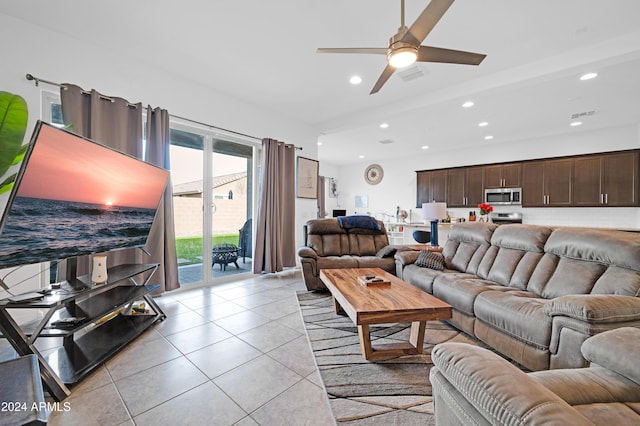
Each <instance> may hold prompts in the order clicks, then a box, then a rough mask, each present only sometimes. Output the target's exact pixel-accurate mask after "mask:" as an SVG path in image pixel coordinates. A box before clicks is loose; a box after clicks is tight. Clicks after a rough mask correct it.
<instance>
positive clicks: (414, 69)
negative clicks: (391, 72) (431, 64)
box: [397, 64, 425, 82]
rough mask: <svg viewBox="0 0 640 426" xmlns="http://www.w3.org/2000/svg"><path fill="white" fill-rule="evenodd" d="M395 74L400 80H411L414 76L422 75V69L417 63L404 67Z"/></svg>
mask: <svg viewBox="0 0 640 426" xmlns="http://www.w3.org/2000/svg"><path fill="white" fill-rule="evenodd" d="M397 74H398V75H399V76H400V78H401V79H402V81H404V82H407V81H411V80H415V79H416V78H420V77H422V76H424V74H425V73H424V71H423V70H422V68H420V67H419V66H418V65H417V64H416V65H413V66H410V67H409V68H405V69H403V70H402V71H398V72H397Z"/></svg>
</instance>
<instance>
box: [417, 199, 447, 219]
mask: <svg viewBox="0 0 640 426" xmlns="http://www.w3.org/2000/svg"><path fill="white" fill-rule="evenodd" d="M446 217H447V203H422V218H423V219H424V220H438V219H446Z"/></svg>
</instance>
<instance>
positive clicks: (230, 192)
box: [42, 91, 259, 284]
mask: <svg viewBox="0 0 640 426" xmlns="http://www.w3.org/2000/svg"><path fill="white" fill-rule="evenodd" d="M42 93H43V102H42V105H43V111H42V119H43V120H44V121H47V122H50V123H52V124H59V125H64V123H63V120H62V108H61V105H60V96H59V95H58V94H57V93H52V92H46V91H43V92H42ZM174 121H181V120H172V123H171V129H170V132H171V133H170V137H171V147H170V157H171V158H170V163H171V184H172V185H173V204H174V220H175V229H176V251H177V255H178V269H179V276H180V283H181V284H191V283H207V282H209V281H211V280H216V279H219V278H224V277H226V276H229V275H233V274H237V273H242V272H250V271H251V270H252V263H251V258H252V247H253V244H252V242H253V230H252V226H251V223H252V222H251V221H250V219H251V218H252V217H253V201H254V196H255V192H254V182H255V180H254V179H255V178H254V176H255V172H254V169H256V164H255V161H254V157H255V156H256V153H257V152H258V150H259V145H258V144H256V143H253V142H251V141H246V140H241V139H239V138H237V137H235V136H227V135H222V134H219V133H215V132H214V131H212V130H211V129H208V128H201V127H197V126H192V125H185V124H183V123H181V122H174ZM205 153H206V155H205ZM247 228H248V229H249V231H248V236H247V231H246V229H247ZM241 229H243V230H245V231H244V232H243V233H242V236H241V232H240V230H241ZM204 235H211V238H210V239H209V238H207V239H205V238H203V236H204ZM225 245H227V246H225ZM216 247H225V248H224V250H226V251H227V252H226V253H223V254H221V253H215V254H214V249H215V250H217V249H216ZM226 247H228V248H226ZM234 247H235V248H234ZM208 265H211V267H208ZM236 265H237V266H236Z"/></svg>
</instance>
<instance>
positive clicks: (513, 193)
mask: <svg viewBox="0 0 640 426" xmlns="http://www.w3.org/2000/svg"><path fill="white" fill-rule="evenodd" d="M484 202H485V203H487V204H492V205H507V204H522V188H489V189H485V190H484Z"/></svg>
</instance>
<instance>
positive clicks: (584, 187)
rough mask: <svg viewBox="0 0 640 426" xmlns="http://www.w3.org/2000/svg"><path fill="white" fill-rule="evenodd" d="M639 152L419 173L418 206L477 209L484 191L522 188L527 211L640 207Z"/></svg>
mask: <svg viewBox="0 0 640 426" xmlns="http://www.w3.org/2000/svg"><path fill="white" fill-rule="evenodd" d="M639 168H640V150H629V151H616V152H607V153H599V154H588V155H579V156H569V157H559V158H548V159H541V160H530V161H523V162H519V163H504V164H491V165H486V166H469V167H455V168H451V169H439V170H423V171H419V172H417V175H418V181H417V183H418V191H417V207H422V203H428V202H431V201H439V202H446V203H447V206H448V207H476V206H477V205H478V204H480V203H482V202H483V199H484V190H485V188H522V206H523V207H604V206H609V207H637V206H640V201H639V192H638V187H639V186H640V185H639V174H640V172H639Z"/></svg>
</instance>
